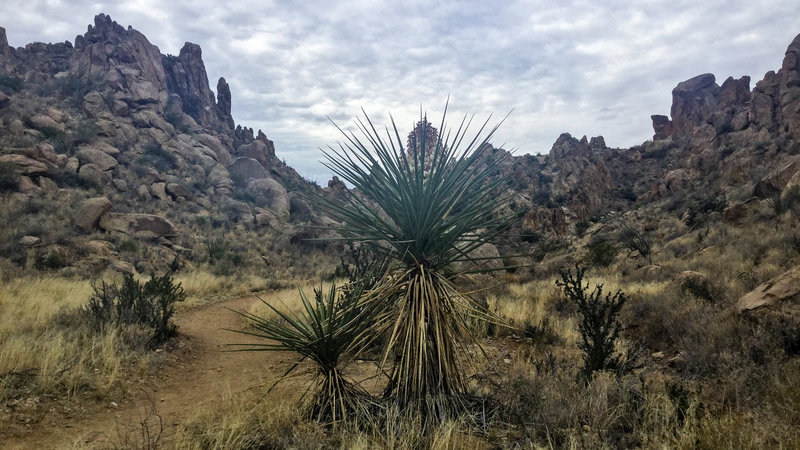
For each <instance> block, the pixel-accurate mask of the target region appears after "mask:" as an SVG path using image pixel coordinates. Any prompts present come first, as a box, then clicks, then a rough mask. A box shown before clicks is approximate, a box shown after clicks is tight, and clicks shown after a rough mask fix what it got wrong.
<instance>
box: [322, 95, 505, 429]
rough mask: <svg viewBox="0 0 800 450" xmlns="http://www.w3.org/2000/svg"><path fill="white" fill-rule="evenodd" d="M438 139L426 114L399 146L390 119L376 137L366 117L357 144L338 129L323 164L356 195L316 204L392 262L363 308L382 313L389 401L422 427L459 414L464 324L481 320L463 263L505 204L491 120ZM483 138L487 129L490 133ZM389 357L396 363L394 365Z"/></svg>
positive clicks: (495, 226) (498, 224) (497, 224)
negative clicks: (458, 268)
mask: <svg viewBox="0 0 800 450" xmlns="http://www.w3.org/2000/svg"><path fill="white" fill-rule="evenodd" d="M445 118H446V108H445V114H443V116H442V122H441V125H440V128H439V130H440V131H439V132H437V130H436V128H435V127H433V126H432V125H431V124H429V123H428V121H427V118H426V117H425V116H422V117H421V120H420V122H419V123H418V124H417V126H416V127H415V129H414V131H412V133H411V135H409V137H408V139H407V142H408V143H409V144H408V147H404V146H403V141H402V140H401V138H400V133H399V132H398V131H397V127H396V125H395V123H394V120H393V119H392V120H391V128H389V127H386V128H385V136H384V135H383V133H379V132H378V131H377V129H376V128H375V126H374V125H373V123H372V121H371V120H370V118H369V117H368V116H367V115H366V113H365V114H364V119H363V120H357V121H356V125H357V127H358V130H359V132H360V136H359V135H356V133H354V132H351V133H347V132H345V131H343V130H342V129H341V128H339V129H340V131H342V133H343V134H344V136H345V138H346V139H345V141H344V142H343V143H339V145H338V148H333V147H329V149H328V151H326V152H325V155H326V158H327V162H326V163H325V164H326V166H327V167H328V168H330V169H331V170H332V171H333V172H334V173H336V174H337V175H338V176H340V177H341V178H343V179H344V180H346V181H347V182H349V183H350V184H352V185H353V186H354V187H355V190H354V191H351V192H350V193H349V197H348V199H347V201H345V202H344V203H334V202H331V201H328V200H326V199H325V198H323V197H321V196H316V197H314V198H313V200H315V201H316V203H318V204H319V206H320V207H321V208H322V209H324V210H325V211H326V212H327V213H328V214H330V215H331V216H332V217H333V218H335V219H336V220H337V221H339V222H340V223H341V224H342V225H341V226H340V227H337V228H336V230H337V232H338V233H339V234H340V235H341V236H342V238H343V239H346V240H350V241H357V242H362V243H365V244H366V245H370V246H372V247H373V249H374V250H375V251H376V252H378V253H380V254H383V255H385V256H386V257H388V258H389V259H391V260H392V261H394V266H393V267H394V270H393V271H391V272H390V274H389V276H387V277H386V278H385V279H383V280H382V282H381V283H380V284H379V285H378V286H377V287H376V288H375V289H373V290H372V291H371V292H370V293H368V294H367V295H366V296H365V297H364V299H363V302H362V303H363V304H365V305H370V307H374V308H376V310H379V311H381V313H380V314H378V315H376V319H375V326H374V328H373V331H372V332H373V333H374V334H380V333H384V334H385V335H387V336H388V338H387V340H386V342H387V344H386V348H385V352H384V356H383V362H384V364H385V363H386V362H387V361H389V360H391V362H392V363H393V364H392V366H391V368H390V370H389V377H390V380H389V383H388V386H387V388H386V391H385V394H386V396H387V397H390V398H393V399H394V400H395V401H396V402H397V404H398V405H399V406H400V407H401V408H406V407H413V408H415V409H417V410H418V411H419V412H421V413H422V414H423V416H425V417H426V418H427V419H426V420H428V419H433V420H437V421H438V420H442V419H445V418H447V417H449V416H452V415H453V414H457V413H460V412H462V407H463V406H464V404H463V400H464V397H463V395H464V393H465V392H466V380H465V376H464V371H463V367H461V364H460V360H459V350H461V349H463V346H465V345H467V344H468V343H469V342H470V341H471V339H470V338H471V336H470V334H469V330H468V328H467V322H466V319H467V318H468V317H469V316H483V317H485V316H486V315H487V314H488V312H487V311H485V310H484V309H483V308H482V307H481V306H480V305H479V304H478V303H477V302H475V301H474V300H473V299H471V298H470V297H468V296H466V295H462V294H460V293H459V292H458V290H457V289H456V287H455V285H454V283H453V281H454V278H455V277H456V276H458V275H459V273H457V272H454V271H453V270H452V268H453V267H454V266H455V263H457V262H461V261H473V262H475V263H478V264H480V263H483V262H485V261H475V260H474V259H473V258H471V257H470V253H471V252H472V251H474V250H476V249H477V248H478V247H480V246H481V245H484V244H486V243H487V242H490V241H491V240H492V239H493V238H495V237H497V235H498V234H499V233H500V232H501V231H502V230H503V229H504V227H505V226H506V225H507V222H508V220H509V218H508V217H500V214H499V211H500V209H501V208H503V206H504V205H505V203H506V202H507V201H508V199H509V193H508V191H507V190H504V189H503V187H504V183H506V180H504V179H502V178H498V177H490V175H493V174H495V173H496V172H498V170H497V169H498V167H497V166H498V164H500V163H501V162H502V160H499V159H493V158H487V156H488V154H487V152H488V151H489V149H491V146H490V145H488V140H489V139H490V138H491V137H492V135H493V134H494V133H495V131H496V130H497V127H498V126H499V124H498V125H497V126H494V127H493V128H491V129H489V127H488V123H489V120H488V119H487V121H486V122H484V123H483V124H482V126H480V129H479V130H478V132H477V133H476V134H475V135H469V136H468V135H467V133H468V129H469V127H470V123H471V119H468V118H467V117H464V119H463V120H462V121H461V122H460V125H459V126H458V128H457V129H455V130H454V131H453V130H449V129H447V128H446V125H445ZM487 130H488V131H487ZM390 355H394V357H393V358H390Z"/></svg>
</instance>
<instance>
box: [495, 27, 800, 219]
mask: <svg viewBox="0 0 800 450" xmlns="http://www.w3.org/2000/svg"><path fill="white" fill-rule="evenodd" d="M672 98H673V101H672V108H671V111H670V115H671V117H667V116H663V115H654V116H652V120H653V129H654V131H655V135H654V136H653V140H652V141H647V142H644V143H643V144H642V145H638V146H635V147H632V148H621V149H620V148H608V147H607V146H606V144H605V141H604V139H603V137H602V136H598V137H593V138H591V139H587V138H586V136H584V137H583V138H581V139H580V140H579V139H576V138H574V137H572V136H570V135H569V134H562V135H561V136H560V137H559V138H558V139H557V140H556V142H555V143H554V144H553V147H552V149H551V150H550V153H549V154H548V155H545V156H531V155H523V156H520V157H516V158H512V159H509V160H508V163H507V165H506V168H505V172H506V173H507V174H509V175H511V177H512V179H513V182H514V189H516V190H517V191H518V192H520V196H519V197H518V199H519V201H520V204H521V205H522V206H525V207H530V208H532V209H531V211H530V212H529V213H528V216H526V220H525V224H523V227H524V228H525V229H526V230H527V231H528V232H545V231H547V230H552V231H555V232H557V233H566V232H567V231H568V229H569V226H568V225H569V224H573V225H574V224H575V223H577V222H580V221H583V220H587V219H591V218H597V217H599V216H602V215H603V214H604V213H606V212H608V211H621V212H624V211H627V210H630V209H632V208H638V207H641V206H645V205H656V206H658V207H662V208H663V207H667V208H668V209H672V210H677V211H679V212H680V211H684V212H688V210H689V209H690V208H691V207H692V205H694V204H696V203H697V202H704V201H712V200H710V199H709V198H708V197H715V200H716V201H718V202H719V203H720V204H721V205H725V206H727V207H735V208H738V209H742V208H743V206H742V205H743V204H745V203H748V202H749V203H752V202H753V201H754V199H768V200H772V201H774V200H775V198H779V199H780V198H783V197H785V196H786V195H787V194H789V191H790V190H791V189H793V186H796V185H798V184H800V36H798V37H796V38H795V39H794V41H793V42H792V43H791V44H790V45H789V47H788V49H787V50H786V56H785V57H784V59H783V63H782V66H781V68H780V69H779V70H778V71H777V72H772V71H771V72H769V73H767V74H766V75H765V76H764V79H763V80H761V81H759V82H758V83H756V85H755V87H754V88H753V89H751V88H750V78H749V77H747V76H744V77H742V78H739V79H734V78H732V77H728V78H727V79H726V80H725V81H724V82H723V83H722V85H721V86H720V85H718V84H717V83H716V79H715V77H714V75H712V74H703V75H699V76H696V77H694V78H691V79H689V80H686V81H684V82H681V83H679V84H678V85H677V86H676V87H675V89H673V91H672ZM795 189H796V188H795Z"/></svg>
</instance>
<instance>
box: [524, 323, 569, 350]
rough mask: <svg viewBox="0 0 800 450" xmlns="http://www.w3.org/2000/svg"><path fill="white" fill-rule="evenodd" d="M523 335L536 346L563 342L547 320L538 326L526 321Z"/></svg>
mask: <svg viewBox="0 0 800 450" xmlns="http://www.w3.org/2000/svg"><path fill="white" fill-rule="evenodd" d="M523 335H524V336H525V337H526V338H528V339H530V340H532V341H533V343H534V344H541V345H551V344H554V343H556V342H559V341H560V340H561V338H560V337H559V336H558V333H556V331H555V330H554V329H553V326H552V325H551V324H550V321H549V320H548V319H547V318H545V319H544V320H542V322H541V323H539V324H538V325H537V324H534V323H532V322H531V321H530V320H526V321H525V327H524V328H523Z"/></svg>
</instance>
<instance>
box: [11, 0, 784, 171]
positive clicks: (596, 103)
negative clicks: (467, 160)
mask: <svg viewBox="0 0 800 450" xmlns="http://www.w3.org/2000/svg"><path fill="white" fill-rule="evenodd" d="M100 12H104V13H106V14H109V15H110V16H111V17H112V18H113V19H114V20H116V21H117V22H119V23H120V24H122V25H123V26H127V25H129V24H130V25H132V26H133V27H134V28H136V29H137V30H139V31H141V32H142V33H143V34H144V35H145V36H147V37H148V39H150V41H151V42H153V43H154V44H155V45H157V46H158V47H159V48H160V49H161V51H162V52H163V53H171V54H177V53H178V52H179V51H180V48H181V47H182V46H183V43H184V42H185V41H189V42H194V43H197V44H199V45H200V46H201V47H202V48H203V58H204V61H205V64H206V68H207V70H208V72H209V80H211V84H212V86H211V87H212V88H215V87H216V79H217V78H218V77H220V76H224V77H225V78H226V80H227V81H228V83H229V84H230V85H231V90H232V94H233V115H234V119H235V120H236V121H237V123H241V124H242V125H245V126H249V127H254V128H261V129H263V130H264V132H265V133H266V134H267V135H268V136H270V138H271V139H273V140H274V141H275V145H276V150H277V153H278V155H279V156H280V157H283V158H285V159H286V160H287V162H288V163H290V164H291V165H293V166H295V167H296V168H297V169H298V170H299V171H300V172H301V173H303V174H305V175H307V176H309V177H311V178H317V179H318V181H320V182H322V181H324V178H325V175H326V174H327V169H324V168H322V166H321V165H319V164H318V163H316V162H315V161H317V160H319V159H320V158H321V155H320V154H319V152H318V151H317V148H319V147H324V146H327V145H329V144H334V143H335V141H336V140H338V139H339V138H340V136H339V135H338V132H337V131H336V130H335V129H334V128H333V126H331V125H330V123H329V122H328V121H327V117H331V118H333V119H334V120H336V121H338V122H342V123H349V122H350V120H351V119H352V118H353V117H355V116H357V115H359V114H360V108H361V107H364V108H365V109H366V110H367V111H368V112H370V113H371V114H372V115H374V116H375V118H376V119H377V121H378V122H381V123H383V122H384V121H386V120H388V116H387V113H388V112H391V113H392V114H393V115H394V116H395V118H396V120H397V122H398V126H400V127H410V126H411V124H413V123H414V121H415V120H416V119H417V118H418V115H419V105H420V103H422V104H423V105H424V107H426V108H428V111H429V112H430V113H431V115H432V116H438V114H439V113H440V111H441V108H442V107H443V104H444V101H445V98H446V97H447V95H448V94H450V95H451V109H452V111H453V115H452V116H451V117H453V118H455V117H456V116H457V115H459V114H461V113H463V112H475V113H477V116H478V117H485V116H486V115H488V114H489V113H492V112H493V113H495V117H498V118H499V117H501V116H503V115H505V114H506V113H507V112H508V111H509V110H511V109H512V108H514V113H513V114H512V115H511V117H509V119H508V120H507V121H506V123H505V124H504V125H503V127H502V128H501V129H500V132H499V134H498V136H497V138H496V143H506V144H508V145H509V146H512V147H516V148H518V149H519V151H520V152H530V153H536V152H542V153H544V152H547V151H549V149H550V146H551V145H552V143H553V141H554V140H555V139H556V138H557V137H558V135H559V134H560V133H561V132H565V131H567V132H570V133H572V134H574V135H578V136H580V135H583V134H588V135H598V134H602V135H604V136H605V138H606V142H608V144H609V145H612V146H630V145H635V144H638V143H641V142H642V141H644V140H646V139H648V138H649V137H650V136H651V135H652V129H651V127H650V115H651V114H667V113H668V112H669V107H670V102H671V95H670V91H671V89H672V88H673V87H674V86H675V85H676V84H677V83H678V82H680V81H683V80H685V79H688V78H690V77H692V76H694V75H697V74H700V73H705V72H712V73H715V74H716V75H717V79H718V82H722V81H723V80H724V79H725V78H726V77H727V76H728V75H733V76H736V77H738V76H741V75H750V76H751V77H752V78H753V84H754V82H755V81H757V80H758V79H760V78H761V77H762V76H763V74H764V73H765V72H766V71H768V70H771V69H777V68H778V67H780V63H781V60H782V57H783V52H784V51H785V49H786V46H787V45H788V44H789V42H790V41H791V40H792V38H794V36H795V35H796V34H798V33H800V26H798V25H797V21H796V18H797V17H800V3H798V2H797V1H796V0H776V1H773V2H769V5H765V4H763V3H761V4H759V3H753V2H747V1H743V0H736V1H722V0H710V1H707V2H706V1H704V2H696V1H694V0H682V1H664V0H642V1H639V2H636V3H633V2H627V1H609V2H603V3H602V4H600V3H597V2H591V1H588V0H572V1H534V2H531V1H506V2H483V1H458V2H456V1H445V2H435V3H430V2H423V1H413V2H382V1H377V0H373V1H369V0H362V1H359V2H355V3H354V2H335V1H330V0H327V1H321V0H311V1H307V2H288V1H282V0H274V1H271V2H263V1H258V2H257V1H253V0H250V1H239V2H219V1H211V0H195V1H181V0H176V1H170V2H155V1H154V0H135V1H131V0H127V1H122V2H92V1H80V0H78V1H66V0H63V1H57V0H32V1H24V2H23V1H21V0H6V1H4V2H2V4H0V21H2V22H3V23H0V26H4V27H6V28H7V34H8V38H9V41H10V42H11V44H12V45H15V46H21V45H24V44H26V43H28V42H32V41H51V42H60V41H64V40H72V39H74V37H75V35H77V34H81V33H83V32H84V31H85V29H86V25H87V24H88V23H91V20H92V17H93V16H94V15H95V14H97V13H100Z"/></svg>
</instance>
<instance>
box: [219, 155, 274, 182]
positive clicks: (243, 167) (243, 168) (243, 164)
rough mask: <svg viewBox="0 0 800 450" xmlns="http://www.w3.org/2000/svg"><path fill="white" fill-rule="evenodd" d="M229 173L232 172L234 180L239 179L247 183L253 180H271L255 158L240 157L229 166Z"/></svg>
mask: <svg viewBox="0 0 800 450" xmlns="http://www.w3.org/2000/svg"><path fill="white" fill-rule="evenodd" d="M228 172H230V174H231V178H232V179H237V178H238V179H241V180H242V181H245V182H246V181H247V180H249V179H251V178H253V179H256V180H260V179H262V178H269V174H268V173H267V171H266V170H265V169H264V166H263V165H261V163H260V162H258V161H257V160H256V159H254V158H244V157H240V158H236V159H234V160H233V162H232V163H231V164H230V165H229V166H228Z"/></svg>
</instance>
